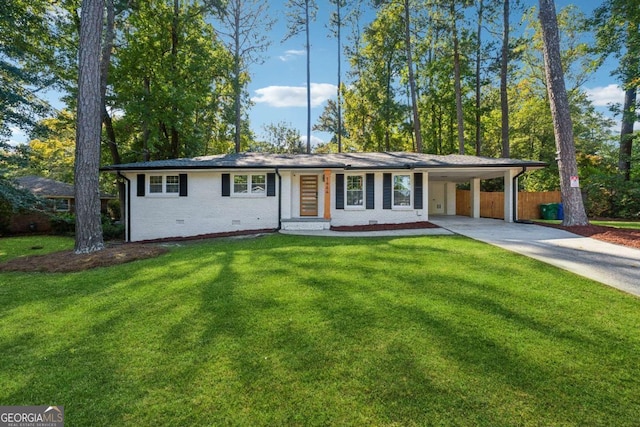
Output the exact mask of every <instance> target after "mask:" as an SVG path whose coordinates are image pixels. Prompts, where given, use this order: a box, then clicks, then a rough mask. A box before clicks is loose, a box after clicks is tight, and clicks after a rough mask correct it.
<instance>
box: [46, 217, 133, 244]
mask: <svg viewBox="0 0 640 427" xmlns="http://www.w3.org/2000/svg"><path fill="white" fill-rule="evenodd" d="M51 227H52V231H53V233H54V234H57V235H63V236H64V235H69V234H73V233H74V232H75V230H76V216H75V215H74V214H70V213H63V214H57V215H54V216H52V217H51ZM102 237H103V238H104V239H105V240H114V239H123V238H124V225H123V224H120V223H116V222H114V221H113V220H112V219H111V218H109V216H108V215H102Z"/></svg>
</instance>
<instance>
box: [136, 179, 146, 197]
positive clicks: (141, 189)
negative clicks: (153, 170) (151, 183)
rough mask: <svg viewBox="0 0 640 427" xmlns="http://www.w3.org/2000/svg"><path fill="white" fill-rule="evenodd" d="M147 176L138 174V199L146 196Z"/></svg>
mask: <svg viewBox="0 0 640 427" xmlns="http://www.w3.org/2000/svg"><path fill="white" fill-rule="evenodd" d="M145 181H146V180H145V176H144V174H143V173H139V174H138V197H142V196H144V187H145Z"/></svg>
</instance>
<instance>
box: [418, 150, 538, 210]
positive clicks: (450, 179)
mask: <svg viewBox="0 0 640 427" xmlns="http://www.w3.org/2000/svg"><path fill="white" fill-rule="evenodd" d="M492 160H495V159H492ZM504 160H505V161H508V160H509V159H504ZM505 163H506V162H505ZM545 166H546V164H544V163H538V164H535V163H533V162H532V163H531V164H529V165H526V166H523V165H522V164H517V165H516V164H513V165H509V164H504V165H500V167H496V166H493V167H492V166H486V167H473V168H471V167H442V168H437V169H431V170H430V171H429V215H430V216H432V215H456V214H457V212H458V209H457V206H456V188H457V185H458V184H465V183H469V187H470V189H471V214H470V217H471V218H480V183H481V181H482V180H487V179H496V178H502V179H503V181H504V206H503V209H504V220H505V221H506V222H514V221H516V220H517V212H518V197H517V193H518V177H520V176H521V175H522V174H524V173H525V172H527V171H532V170H538V169H542V168H543V167H545ZM505 167H508V169H506V168H505Z"/></svg>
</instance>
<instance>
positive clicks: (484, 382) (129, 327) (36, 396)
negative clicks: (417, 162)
mask: <svg viewBox="0 0 640 427" xmlns="http://www.w3.org/2000/svg"><path fill="white" fill-rule="evenodd" d="M0 384H1V385H2V386H1V387H0V402H2V404H3V405H30V404H39V405H64V407H65V418H66V421H67V424H68V425H74V426H76V425H92V426H100V425H104V426H112V425H131V426H140V425H181V426H187V425H240V426H244V425H246V426H274V425H305V426H306V425H310V426H316V425H358V426H360V425H370V426H389V425H394V426H396V425H397V426H399V425H403V426H404V425H419V426H425V425H438V426H516V425H518V426H610V425H615V426H625V425H628V426H634V425H636V426H637V425H638V420H639V418H638V414H640V399H639V398H638V396H640V300H639V299H638V298H635V297H632V296H629V295H626V294H623V293H621V292H619V291H616V290H613V289H610V288H608V287H606V286H604V285H600V284H597V283H595V282H591V281H589V280H586V279H584V278H581V277H578V276H575V275H572V274H570V273H566V272H564V271H561V270H558V269H556V268H553V267H550V266H547V265H545V264H542V263H539V262H537V261H534V260H531V259H528V258H524V257H522V256H518V255H515V254H512V253H509V252H506V251H503V250H500V249H498V248H494V247H491V246H488V245H485V244H482V243H479V242H475V241H472V240H469V239H466V238H462V237H450V236H447V237H442V236H440V237H436V236H431V237H413V238H375V239H374V238H361V239H348V238H311V237H295V236H283V235H268V236H264V237H260V238H249V239H239V240H232V239H224V240H212V241H208V242H202V243H190V244H183V245H180V246H175V247H173V248H172V250H171V251H170V252H169V253H168V254H166V255H163V256H161V257H159V258H156V259H150V260H145V261H138V262H135V263H130V264H124V265H120V266H117V267H111V268H105V269H97V270H93V271H87V272H82V273H74V274H64V275H63V274H19V273H2V274H0Z"/></svg>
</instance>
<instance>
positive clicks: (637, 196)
mask: <svg viewBox="0 0 640 427" xmlns="http://www.w3.org/2000/svg"><path fill="white" fill-rule="evenodd" d="M584 190H585V193H586V200H585V208H586V209H587V214H588V215H589V216H591V217H604V218H623V219H640V182H639V181H636V180H632V181H625V180H624V179H623V178H622V177H620V176H617V175H600V176H593V177H591V179H590V180H589V182H588V183H587V184H586V186H585V189H584Z"/></svg>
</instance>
